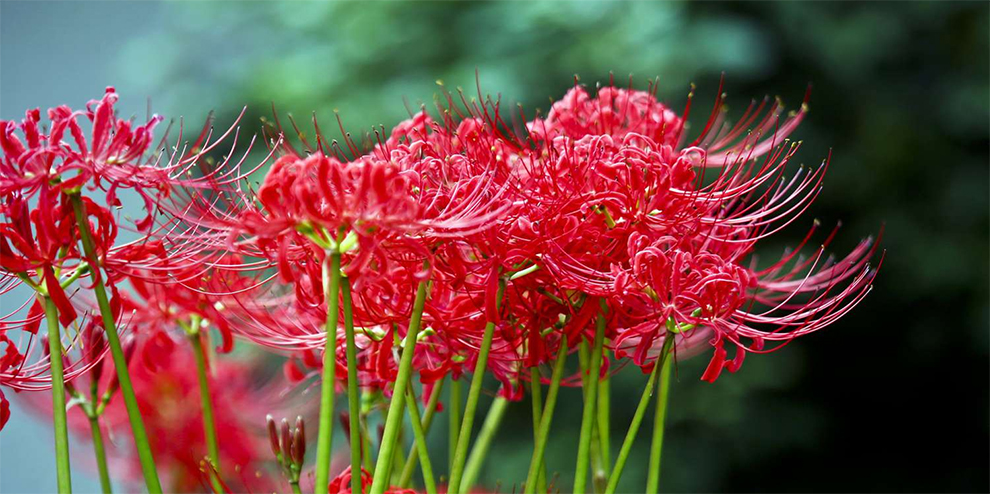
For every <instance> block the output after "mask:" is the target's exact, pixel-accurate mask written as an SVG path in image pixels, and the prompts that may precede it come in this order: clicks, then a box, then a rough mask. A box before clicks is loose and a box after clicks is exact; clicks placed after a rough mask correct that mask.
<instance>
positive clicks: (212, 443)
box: [189, 328, 223, 492]
mask: <svg viewBox="0 0 990 494" xmlns="http://www.w3.org/2000/svg"><path fill="white" fill-rule="evenodd" d="M189 341H191V342H192V345H193V353H195V354H196V376H197V378H198V379H199V401H200V404H201V406H202V408H203V432H204V433H205V437H206V447H207V449H208V450H209V453H210V461H211V462H213V473H211V474H210V484H212V485H213V490H214V492H222V489H223V485H222V484H221V483H220V448H219V446H218V444H217V426H216V421H215V420H214V419H213V398H212V397H211V395H210V381H209V376H207V374H206V354H205V353H204V352H203V337H202V334H201V333H200V332H199V328H193V332H192V333H190V334H189Z"/></svg>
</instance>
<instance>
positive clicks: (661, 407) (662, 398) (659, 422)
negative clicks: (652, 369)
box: [646, 333, 674, 494]
mask: <svg viewBox="0 0 990 494" xmlns="http://www.w3.org/2000/svg"><path fill="white" fill-rule="evenodd" d="M665 340H670V341H674V335H673V334H671V333H667V337H666V338H665ZM671 346H672V345H671ZM664 348H667V342H666V341H664ZM661 358H662V363H661V364H660V365H662V368H661V369H660V384H659V386H660V390H659V391H660V392H659V393H657V409H656V412H655V413H654V415H653V441H652V443H651V444H650V464H649V469H648V472H649V473H648V474H647V477H646V492H647V494H656V493H657V490H658V488H659V485H660V454H661V452H662V450H663V428H664V422H665V420H666V418H667V397H668V396H669V393H670V373H671V369H672V368H673V365H672V364H673V361H674V359H672V358H667V352H664V353H663V354H662V355H661Z"/></svg>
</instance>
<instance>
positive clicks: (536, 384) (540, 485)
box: [529, 366, 547, 492]
mask: <svg viewBox="0 0 990 494" xmlns="http://www.w3.org/2000/svg"><path fill="white" fill-rule="evenodd" d="M541 383H542V380H541V378H540V369H538V368H537V367H536V366H533V367H530V368H529V389H530V392H529V393H530V401H531V403H532V405H533V443H534V446H535V443H536V439H537V438H538V437H539V430H540V417H541V415H542V410H543V396H542V395H543V386H542V384H541ZM536 490H537V491H539V492H546V491H547V467H546V462H545V461H541V462H540V472H539V475H538V476H537V478H536Z"/></svg>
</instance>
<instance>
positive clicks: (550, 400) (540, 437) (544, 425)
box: [526, 336, 567, 494]
mask: <svg viewBox="0 0 990 494" xmlns="http://www.w3.org/2000/svg"><path fill="white" fill-rule="evenodd" d="M566 360H567V336H561V339H560V348H558V349H557V358H556V360H554V363H553V374H551V375H550V389H549V390H548V391H547V404H546V405H545V406H544V407H543V413H542V414H540V427H539V428H538V429H537V432H536V442H535V444H534V445H533V458H532V459H531V460H530V462H529V473H528V474H527V475H526V494H534V493H535V492H536V484H537V478H538V477H539V476H540V471H541V470H542V466H543V453H544V452H546V447H547V438H548V437H549V436H550V422H551V421H552V420H553V410H554V407H556V406H557V394H558V393H559V392H560V378H561V377H562V376H563V375H564V362H565V361H566ZM540 492H544V491H540Z"/></svg>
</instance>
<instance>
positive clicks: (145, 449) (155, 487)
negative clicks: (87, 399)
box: [69, 193, 162, 494]
mask: <svg viewBox="0 0 990 494" xmlns="http://www.w3.org/2000/svg"><path fill="white" fill-rule="evenodd" d="M69 199H70V201H71V202H72V209H73V210H74V211H75V214H76V222H77V223H78V224H79V236H80V238H81V239H82V244H83V252H85V254H86V258H87V259H88V262H89V265H90V269H91V270H92V279H93V294H94V295H95V296H96V302H97V304H98V305H99V307H100V315H101V316H103V327H104V329H105V330H106V333H107V343H109V345H110V356H111V357H112V358H113V365H114V367H115V368H116V369H117V380H118V382H119V384H120V394H121V396H122V397H123V398H124V407H125V408H126V409H127V417H128V419H130V422H131V433H132V434H133V435H134V446H135V448H136V449H137V453H138V460H139V461H140V462H141V471H142V473H143V474H144V482H145V485H146V486H147V487H148V492H149V493H150V494H161V492H162V484H161V482H160V481H159V480H158V472H157V471H156V470H155V458H154V456H153V455H152V453H151V444H150V443H149V442H148V433H147V432H146V431H145V429H144V420H143V419H142V418H141V409H140V408H138V404H137V398H136V397H135V396H134V385H133V384H132V383H131V375H130V372H129V371H128V370H127V358H126V357H125V356H124V350H123V348H122V347H121V344H120V335H119V334H117V323H116V321H115V320H114V318H113V310H112V309H111V308H110V300H109V299H108V298H107V292H106V288H104V286H103V278H102V277H101V276H100V275H99V263H98V258H97V255H96V247H95V246H94V244H93V234H92V232H90V231H89V220H88V219H87V218H86V211H85V209H84V206H83V202H82V197H81V196H79V194H78V193H76V194H69Z"/></svg>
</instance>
